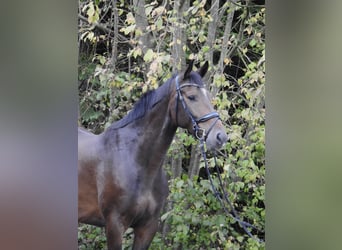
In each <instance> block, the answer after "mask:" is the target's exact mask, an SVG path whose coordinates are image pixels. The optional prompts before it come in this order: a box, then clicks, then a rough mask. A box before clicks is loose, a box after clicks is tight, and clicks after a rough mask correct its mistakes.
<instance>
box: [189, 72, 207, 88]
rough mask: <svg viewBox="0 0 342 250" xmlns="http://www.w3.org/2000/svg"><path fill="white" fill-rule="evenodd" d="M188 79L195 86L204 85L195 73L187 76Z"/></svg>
mask: <svg viewBox="0 0 342 250" xmlns="http://www.w3.org/2000/svg"><path fill="white" fill-rule="evenodd" d="M189 78H190V81H191V82H192V83H195V84H197V85H198V86H200V87H204V83H203V80H202V77H201V76H200V74H198V73H197V72H194V71H192V72H191V73H190V74H189Z"/></svg>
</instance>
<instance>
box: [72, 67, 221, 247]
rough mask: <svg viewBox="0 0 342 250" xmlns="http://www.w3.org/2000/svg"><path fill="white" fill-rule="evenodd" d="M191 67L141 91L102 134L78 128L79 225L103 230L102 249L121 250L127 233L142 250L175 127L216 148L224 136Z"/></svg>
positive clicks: (152, 226) (152, 225)
mask: <svg viewBox="0 0 342 250" xmlns="http://www.w3.org/2000/svg"><path fill="white" fill-rule="evenodd" d="M207 70H208V63H207V62H206V63H205V64H204V65H203V66H202V67H201V68H200V69H199V70H198V71H197V72H194V71H192V63H190V65H189V66H188V68H187V70H186V71H185V72H184V73H181V74H176V75H173V76H172V77H171V78H170V79H169V80H167V81H166V82H165V83H164V84H163V85H162V86H160V87H159V88H158V89H156V90H153V91H151V92H148V93H147V94H145V95H144V96H143V97H142V98H141V99H140V100H139V101H138V102H137V103H136V105H135V106H134V108H133V110H132V111H131V112H129V113H128V115H126V116H125V117H124V118H123V119H121V120H119V121H117V122H115V123H113V124H112V125H111V126H110V127H109V128H108V129H106V130H105V131H104V132H103V133H102V134H99V135H95V134H92V133H90V132H88V131H86V130H84V129H82V128H79V130H78V221H79V222H82V223H87V224H91V225H96V226H101V227H105V231H106V237H107V245H108V249H109V250H114V249H115V250H116V249H117V250H121V247H122V235H123V233H124V232H125V231H126V230H127V228H128V227H132V228H133V229H134V243H133V249H134V250H137V249H148V247H149V245H150V243H151V241H152V239H153V237H154V235H155V233H156V231H157V227H158V219H159V216H160V210H161V208H162V207H163V203H164V201H165V199H166V197H167V195H168V185H167V180H166V175H165V173H164V171H163V168H162V165H163V160H164V158H165V155H166V153H167V150H168V148H169V146H170V144H171V142H172V139H173V137H174V135H175V133H176V129H177V127H182V128H186V129H187V130H188V131H189V132H190V133H192V134H193V135H194V136H196V137H198V138H201V139H202V140H205V141H206V145H207V149H208V150H215V149H218V148H220V147H221V146H222V145H223V144H224V143H225V142H226V141H227V134H226V132H225V129H224V126H223V125H222V122H221V120H220V119H219V115H218V113H217V112H215V111H214V109H213V107H212V105H211V103H210V98H209V93H208V92H207V90H206V89H205V88H204V83H203V81H202V77H203V76H204V75H205V73H206V72H207Z"/></svg>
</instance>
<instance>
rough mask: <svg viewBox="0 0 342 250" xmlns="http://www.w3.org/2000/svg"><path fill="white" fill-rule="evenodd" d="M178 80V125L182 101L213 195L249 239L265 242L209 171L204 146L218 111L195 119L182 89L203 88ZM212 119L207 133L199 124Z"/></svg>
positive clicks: (221, 184) (217, 117) (220, 180)
mask: <svg viewBox="0 0 342 250" xmlns="http://www.w3.org/2000/svg"><path fill="white" fill-rule="evenodd" d="M178 78H179V76H176V80H175V81H176V91H177V101H176V123H177V124H178V118H177V117H178V100H180V102H181V103H182V106H183V109H184V111H185V112H186V113H187V115H188V116H189V117H190V119H191V122H192V126H193V129H194V132H195V136H196V137H197V139H199V141H200V149H201V153H202V156H203V160H204V165H205V169H206V172H207V175H208V178H209V181H210V184H211V187H212V190H213V193H214V195H215V197H216V199H217V200H218V201H219V202H220V203H221V205H222V207H223V209H224V211H225V212H226V213H227V214H229V215H230V216H231V217H232V218H233V219H235V221H237V222H238V223H239V225H240V226H241V227H242V228H243V230H244V231H245V232H246V234H247V235H248V236H249V237H251V238H253V239H255V240H256V241H258V242H264V241H263V240H261V239H259V238H258V237H257V236H253V235H252V233H251V232H250V230H248V229H247V227H249V228H253V229H255V230H257V231H261V230H260V229H258V228H256V227H255V226H253V225H252V224H250V223H248V222H245V221H242V220H241V219H240V216H239V215H238V213H237V211H236V210H235V208H234V206H233V204H232V202H231V201H230V200H229V198H228V195H227V193H226V191H225V190H224V186H223V182H222V179H221V177H220V175H219V174H218V178H219V184H220V187H221V190H222V193H220V192H219V191H218V190H217V189H216V187H215V185H214V183H213V179H212V177H211V174H210V171H209V167H208V160H207V156H206V153H205V149H204V144H205V140H206V139H207V137H208V135H209V133H210V131H211V130H212V128H213V127H214V125H215V124H216V122H217V121H218V120H220V116H219V114H218V113H217V112H216V111H214V112H210V113H208V114H206V115H204V116H202V117H200V118H195V117H194V116H193V114H192V113H191V111H190V110H189V108H188V106H187V105H186V102H185V100H184V97H183V95H182V92H181V89H182V88H184V87H197V88H201V87H200V86H199V85H197V84H194V83H185V84H182V85H181V86H179V82H178ZM211 119H215V120H214V122H213V123H212V124H211V125H210V127H209V129H208V132H207V133H206V131H205V129H204V128H201V127H200V126H199V125H198V124H199V123H202V122H206V121H209V120H211ZM214 160H215V167H216V171H217V172H218V173H219V169H218V165H217V162H216V154H214ZM225 202H226V203H228V205H229V207H230V209H231V211H232V212H229V211H228V209H227V207H226V205H225Z"/></svg>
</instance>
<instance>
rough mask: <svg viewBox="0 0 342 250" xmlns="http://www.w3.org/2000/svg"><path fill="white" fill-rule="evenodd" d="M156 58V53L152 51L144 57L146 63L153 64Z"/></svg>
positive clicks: (149, 50) (147, 52)
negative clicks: (154, 57)
mask: <svg viewBox="0 0 342 250" xmlns="http://www.w3.org/2000/svg"><path fill="white" fill-rule="evenodd" d="M153 56H154V52H153V50H152V49H148V50H147V51H146V53H145V55H144V61H145V62H151V61H152V59H153Z"/></svg>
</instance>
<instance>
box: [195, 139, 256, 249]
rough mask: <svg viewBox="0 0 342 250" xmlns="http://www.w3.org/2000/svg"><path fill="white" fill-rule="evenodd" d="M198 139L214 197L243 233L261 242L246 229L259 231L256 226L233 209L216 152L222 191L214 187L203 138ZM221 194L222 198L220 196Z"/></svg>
mask: <svg viewBox="0 0 342 250" xmlns="http://www.w3.org/2000/svg"><path fill="white" fill-rule="evenodd" d="M199 140H200V148H201V154H202V156H203V160H204V165H205V170H206V172H207V175H208V178H209V181H210V185H211V188H212V190H213V193H214V196H215V197H216V199H217V200H218V201H219V202H220V204H221V206H222V207H223V210H224V211H225V212H226V213H227V214H229V215H230V216H231V217H232V218H233V219H234V220H235V221H237V222H238V223H239V225H240V226H241V227H242V229H243V230H244V231H245V233H246V234H247V235H248V236H249V237H250V238H252V239H255V240H256V241H258V242H259V243H261V242H263V240H261V239H259V238H258V237H256V236H253V235H252V233H251V232H250V231H249V230H248V229H247V227H251V228H253V229H255V230H257V231H261V230H260V229H258V228H256V227H255V226H253V225H252V224H250V223H248V222H245V221H242V220H241V219H240V216H239V215H238V213H237V211H236V210H235V208H234V206H233V204H232V202H231V201H230V200H229V198H228V195H227V193H226V191H225V189H224V187H223V182H222V178H221V175H220V173H219V169H218V166H217V161H216V154H214V160H215V168H216V171H217V173H218V175H217V176H218V179H219V183H220V189H221V190H222V193H223V194H222V193H220V192H219V191H218V190H217V189H216V187H215V186H214V182H213V179H212V177H211V174H210V171H209V167H208V160H207V155H206V152H205V149H204V144H205V140H203V138H201V139H199ZM222 196H223V198H224V200H223V199H222V198H221V197H222ZM225 201H226V202H227V203H228V205H229V207H230V209H231V211H232V213H230V212H229V211H228V209H227V207H226V205H225V203H224V202H225Z"/></svg>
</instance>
